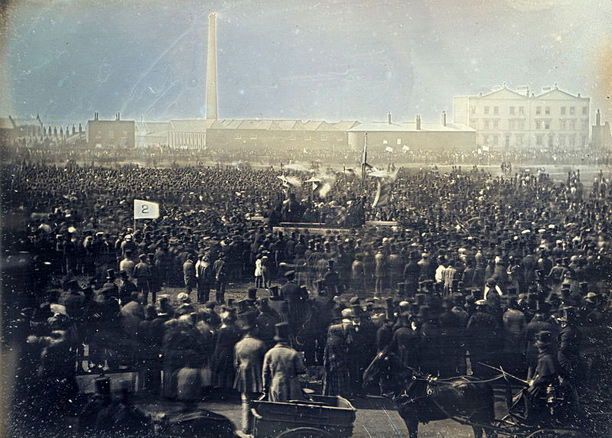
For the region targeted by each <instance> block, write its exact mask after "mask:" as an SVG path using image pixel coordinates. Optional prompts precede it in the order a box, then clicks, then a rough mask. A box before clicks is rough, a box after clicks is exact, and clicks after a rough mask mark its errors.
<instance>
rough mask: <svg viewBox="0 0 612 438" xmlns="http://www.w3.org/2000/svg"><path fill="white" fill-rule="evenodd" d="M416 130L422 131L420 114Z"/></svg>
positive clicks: (417, 117) (417, 118)
mask: <svg viewBox="0 0 612 438" xmlns="http://www.w3.org/2000/svg"><path fill="white" fill-rule="evenodd" d="M416 129H417V131H420V130H421V116H420V115H419V114H417V116H416Z"/></svg>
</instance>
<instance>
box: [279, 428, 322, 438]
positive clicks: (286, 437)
mask: <svg viewBox="0 0 612 438" xmlns="http://www.w3.org/2000/svg"><path fill="white" fill-rule="evenodd" d="M276 438H331V435H330V434H328V433H327V432H325V431H324V430H321V429H317V428H315V427H298V428H297V429H291V430H286V431H284V432H283V433H281V434H280V435H278V436H277V437H276Z"/></svg>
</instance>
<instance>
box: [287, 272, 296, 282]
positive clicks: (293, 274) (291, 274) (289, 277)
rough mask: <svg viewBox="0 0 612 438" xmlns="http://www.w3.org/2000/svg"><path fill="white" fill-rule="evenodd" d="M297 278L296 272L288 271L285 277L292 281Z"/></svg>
mask: <svg viewBox="0 0 612 438" xmlns="http://www.w3.org/2000/svg"><path fill="white" fill-rule="evenodd" d="M294 276H295V271H287V272H285V277H286V278H288V279H290V280H291V279H292V278H293V277H294Z"/></svg>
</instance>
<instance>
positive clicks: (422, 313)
mask: <svg viewBox="0 0 612 438" xmlns="http://www.w3.org/2000/svg"><path fill="white" fill-rule="evenodd" d="M430 315H431V308H430V307H429V306H427V305H423V306H420V307H419V313H418V314H417V317H418V318H429V316H430Z"/></svg>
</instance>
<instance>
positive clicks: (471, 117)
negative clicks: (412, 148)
mask: <svg viewBox="0 0 612 438" xmlns="http://www.w3.org/2000/svg"><path fill="white" fill-rule="evenodd" d="M589 104H590V99H589V98H588V97H582V96H580V94H578V95H576V96H574V95H572V94H570V93H567V92H565V91H562V90H559V89H558V88H557V87H556V86H555V87H554V88H551V89H548V90H544V91H543V92H542V94H539V95H537V96H536V95H535V94H534V93H530V92H529V90H528V89H525V90H521V91H518V90H517V91H515V90H510V89H509V88H507V87H503V88H501V89H498V90H494V91H492V92H490V93H487V94H482V93H481V94H479V95H475V96H457V97H454V98H453V120H454V121H455V123H461V124H465V125H468V126H470V127H471V128H474V129H475V130H476V132H477V142H478V145H479V146H485V147H488V148H491V149H497V150H503V149H510V148H519V149H520V148H539V149H552V148H570V149H572V148H581V147H585V146H587V145H588V144H589V127H590V122H589V114H590V109H589Z"/></svg>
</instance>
